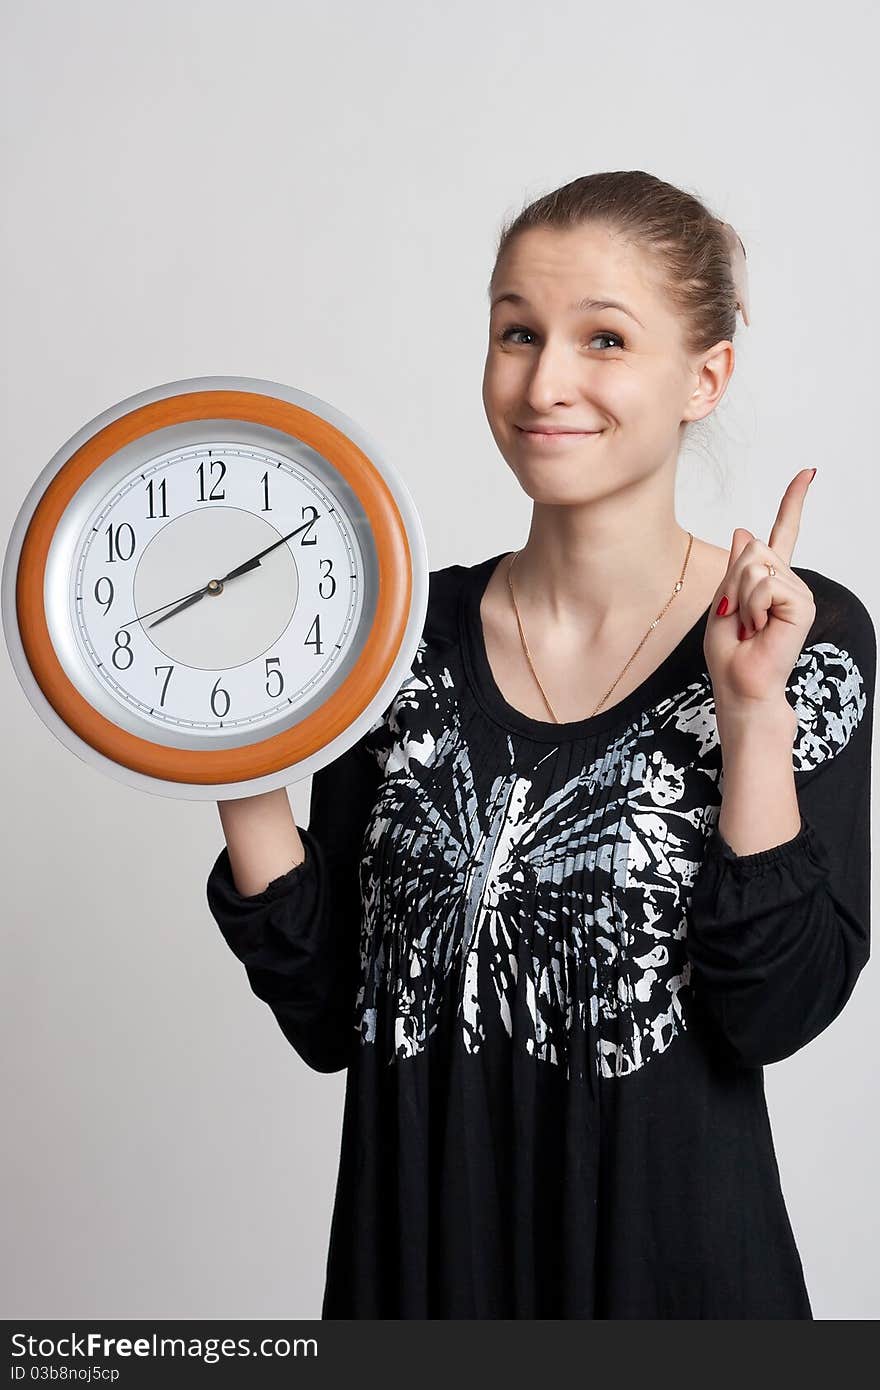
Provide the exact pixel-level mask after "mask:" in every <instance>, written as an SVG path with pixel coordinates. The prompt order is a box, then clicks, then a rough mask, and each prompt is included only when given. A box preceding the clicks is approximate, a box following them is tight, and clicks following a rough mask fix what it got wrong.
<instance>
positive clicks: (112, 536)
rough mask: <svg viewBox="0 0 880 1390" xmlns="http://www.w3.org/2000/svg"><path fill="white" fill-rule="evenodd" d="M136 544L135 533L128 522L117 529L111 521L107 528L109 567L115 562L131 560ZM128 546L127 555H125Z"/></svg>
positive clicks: (124, 522)
mask: <svg viewBox="0 0 880 1390" xmlns="http://www.w3.org/2000/svg"><path fill="white" fill-rule="evenodd" d="M136 544H137V542H136V540H135V535H134V531H133V530H132V528H131V526H130V525H129V523H128V522H127V521H123V522H122V524H121V526H117V527H116V528H115V529H114V526H113V522H112V521H111V522H110V525H109V526H108V527H107V545H108V551H109V554H108V556H107V563H108V565H109V564H112V563H113V561H114V560H130V559H131V557H132V555H133V554H134V548H135V545H136ZM126 545H127V546H128V554H127V555H126V554H125V553H124V547H125V546H126Z"/></svg>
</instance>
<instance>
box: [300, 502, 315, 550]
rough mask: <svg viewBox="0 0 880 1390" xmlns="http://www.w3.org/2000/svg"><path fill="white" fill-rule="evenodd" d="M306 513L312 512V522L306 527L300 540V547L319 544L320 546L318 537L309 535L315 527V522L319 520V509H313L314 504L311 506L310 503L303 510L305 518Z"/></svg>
mask: <svg viewBox="0 0 880 1390" xmlns="http://www.w3.org/2000/svg"><path fill="white" fill-rule="evenodd" d="M306 512H311V514H312V517H311V520H310V522H309V524H308V526H307V527H306V529H305V530H304V531H303V533H302V535H301V536H300V538H299V543H300V545H317V544H318V537H317V536H310V535H309V532H310V531H311V529H312V527H313V526H314V524H315V522H316V521H317V520H318V508H317V507H313V506H312V504H311V502H309V503H308V505H307V506H305V507H303V508H302V514H303V516H305V514H306Z"/></svg>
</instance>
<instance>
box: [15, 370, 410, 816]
mask: <svg viewBox="0 0 880 1390" xmlns="http://www.w3.org/2000/svg"><path fill="white" fill-rule="evenodd" d="M427 601H428V563H427V555H426V547H425V539H424V535H423V532H422V527H421V524H420V521H419V517H418V513H417V512H416V508H415V505H414V503H413V500H412V498H411V496H410V494H409V492H408V490H407V488H406V487H405V485H404V484H403V482H402V480H401V478H400V476H399V475H398V474H397V472H396V471H395V470H394V468H393V467H392V466H391V464H390V463H389V462H388V461H387V459H384V458H383V457H382V454H381V451H380V450H379V448H378V447H377V445H376V444H375V443H374V442H373V441H372V440H371V439H370V438H368V437H367V435H366V434H365V433H364V431H363V430H362V429H360V428H359V427H358V426H357V425H356V424H355V423H354V422H353V421H352V420H350V419H349V418H348V417H347V416H345V415H343V414H342V413H341V412H340V411H338V410H336V409H334V408H333V407H332V406H330V405H328V404H327V403H326V402H325V401H322V400H320V399H318V398H317V397H316V396H311V395H308V394H307V393H305V392H304V391H299V390H296V389H294V388H293V387H290V386H284V385H281V384H279V383H277V382H273V381H261V380H256V379H252V378H249V377H197V378H192V379H189V380H185V381H173V382H168V383H166V384H165V385H162V386H156V387H153V388H152V389H150V390H147V391H143V392H141V393H140V394H138V395H135V396H131V397H129V398H127V399H126V400H123V401H121V402H119V403H118V404H117V405H114V406H112V407H111V408H110V409H109V410H106V411H104V413H103V414H101V415H99V416H97V417H96V418H95V419H94V420H92V421H90V422H89V423H88V424H87V425H85V426H84V427H83V428H82V429H81V430H79V431H78V433H76V434H75V435H74V436H73V437H72V438H71V439H69V440H68V441H67V443H66V444H64V445H63V446H62V448H61V449H59V451H58V452H57V453H56V454H55V456H54V458H52V460H51V461H50V462H49V463H48V465H47V466H46V467H45V469H44V470H43V472H42V473H41V474H40V475H39V477H38V478H37V480H36V482H35V483H34V485H33V487H32V488H31V490H30V492H29V493H28V495H27V497H26V499H25V501H24V503H23V505H22V507H21V509H20V511H19V514H18V517H17V518H16V521H15V524H14V527H13V530H12V533H11V535H10V539H9V543H8V545H7V549H6V554H5V559H4V567H3V587H2V612H3V627H4V632H5V636H6V643H7V647H8V649H9V653H10V656H11V659H12V663H13V665H14V667H15V671H16V674H17V676H18V679H19V682H20V684H21V686H22V688H23V689H24V692H25V694H26V695H27V697H28V699H29V700H30V702H31V704H32V705H33V707H34V709H35V710H36V712H37V714H38V715H39V716H40V718H41V719H42V720H43V722H44V723H45V724H46V725H47V726H48V728H49V729H50V730H51V731H52V732H53V733H54V734H55V735H56V736H57V738H58V739H59V740H60V741H61V742H62V743H63V744H64V745H66V747H67V748H69V749H70V750H72V751H73V752H74V753H75V754H77V756H79V757H80V758H82V759H83V760H84V761H85V762H87V763H89V764H91V765H92V766H94V767H95V768H97V769H98V770H100V771H101V772H103V773H105V774H107V775H108V776H111V777H114V778H116V779H117V780H119V781H122V782H125V783H127V784H128V785H129V786H131V787H134V788H138V789H141V790H144V791H149V792H154V793H156V794H158V795H163V796H173V797H179V798H183V799H189V800H209V799H210V800H214V799H218V800H223V799H234V798H236V797H240V796H251V795H254V794H255V793H257V792H263V791H271V790H274V789H275V788H276V787H281V786H285V785H287V784H289V783H291V782H294V781H298V780H300V779H301V778H304V777H307V776H309V775H311V774H312V773H313V772H315V771H317V770H318V769H319V768H321V767H323V766H324V765H325V764H327V763H329V762H331V761H333V760H334V759H335V758H336V757H338V756H339V755H340V754H341V753H343V752H345V751H346V749H348V748H349V747H350V746H351V745H352V744H353V743H355V742H356V741H357V739H358V738H360V736H361V735H362V734H363V733H364V732H365V731H366V730H367V728H368V727H369V726H370V724H371V723H372V722H374V720H375V719H376V718H377V717H378V715H379V714H380V713H381V712H382V710H383V709H384V708H385V706H386V705H387V704H388V703H389V702H390V701H391V700H392V699H393V696H394V694H395V693H396V690H397V689H398V688H399V686H400V684H401V683H402V681H403V679H404V677H405V675H406V673H407V671H408V670H409V668H410V666H411V663H412V660H413V658H414V656H415V653H416V650H417V647H418V643H419V639H420V636H421V632H422V627H423V623H424V618H425V612H426V609H427Z"/></svg>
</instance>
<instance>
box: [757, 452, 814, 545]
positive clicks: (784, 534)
mask: <svg viewBox="0 0 880 1390" xmlns="http://www.w3.org/2000/svg"><path fill="white" fill-rule="evenodd" d="M812 477H813V470H812V468H802V469H801V471H800V472H799V473H796V474H795V476H794V477H793V478H792V480H791V482H790V483H789V485H788V487H787V488H786V489H785V492H784V493H783V494H782V501H781V502H780V504H779V511H778V512H777V513H776V520H775V522H774V523H773V530H772V531H771V532H770V538H769V540H768V542H767V544H768V545H769V546H770V549H771V550H775V551H776V553H777V555H779V556H780V557H781V559H783V560H784V561H785V563H786V564H787V565H788V564H790V563H791V557H792V555H793V553H794V547H795V542H796V541H797V538H798V532H799V530H800V525H801V515H802V513H803V510H804V498H805V497H806V495H807V488H808V487H809V486H810V482H811V481H812Z"/></svg>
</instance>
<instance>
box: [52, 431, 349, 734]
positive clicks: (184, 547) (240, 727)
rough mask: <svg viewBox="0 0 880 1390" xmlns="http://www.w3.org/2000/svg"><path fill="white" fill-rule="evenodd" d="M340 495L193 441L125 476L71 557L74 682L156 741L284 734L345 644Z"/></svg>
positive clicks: (227, 443)
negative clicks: (93, 684)
mask: <svg viewBox="0 0 880 1390" xmlns="http://www.w3.org/2000/svg"><path fill="white" fill-rule="evenodd" d="M340 491H341V489H340V488H339V487H338V486H336V487H334V486H333V485H332V481H325V480H323V479H322V478H321V477H320V476H318V475H317V474H316V472H315V471H314V464H312V466H311V467H309V466H308V462H307V460H303V459H298V458H297V457H296V449H295V448H292V447H291V446H290V445H288V446H287V448H286V449H285V451H284V452H283V453H282V452H280V451H279V450H278V449H277V448H272V447H270V446H269V445H268V444H266V443H264V444H258V443H250V444H244V443H241V442H237V441H234V440H230V439H227V438H223V437H215V438H211V437H203V438H202V440H201V441H200V442H197V443H193V444H185V445H182V446H179V447H177V448H173V449H168V450H164V451H162V452H161V453H159V454H157V455H156V456H155V457H153V458H151V459H150V460H149V461H148V462H146V463H145V464H143V465H140V464H138V465H137V466H136V467H135V468H134V469H132V470H131V471H130V472H128V473H127V474H126V475H125V476H124V477H122V478H121V479H119V480H118V481H115V482H114V483H113V485H112V486H111V487H109V488H108V490H107V492H106V494H105V495H104V496H103V497H102V498H101V500H100V504H99V506H98V507H97V508H96V509H95V510H94V512H93V514H91V515H90V516H89V517H88V518H87V520H86V523H85V525H84V527H83V529H82V530H81V532H80V534H79V537H78V540H77V544H76V547H75V552H74V555H73V557H72V564H71V566H70V570H69V574H70V608H69V613H70V621H71V623H72V625H73V629H74V634H75V638H76V642H77V644H78V648H79V651H80V653H81V657H82V666H80V668H79V672H80V675H81V673H82V670H83V668H84V667H87V668H88V670H89V671H90V672H91V673H92V674H93V676H94V678H95V679H97V680H98V681H100V683H101V685H102V687H103V690H104V691H105V692H106V695H107V698H108V699H109V700H112V701H114V702H116V703H117V704H118V705H119V706H120V707H121V710H122V711H124V712H127V713H128V714H129V715H131V716H133V718H134V719H136V720H145V721H148V722H150V723H151V724H154V725H156V726H161V727H162V728H164V729H165V730H167V731H172V730H173V731H177V732H186V733H187V734H190V735H192V736H195V737H201V738H203V739H205V740H212V739H214V738H216V736H217V735H218V734H220V733H221V732H223V731H226V732H232V731H246V732H254V731H268V730H275V729H278V728H281V727H285V726H286V725H287V723H288V722H289V718H290V715H291V713H292V712H293V711H296V710H299V709H301V708H303V707H304V706H305V705H307V704H308V703H309V702H310V701H314V699H315V697H316V696H318V695H319V694H320V692H321V691H322V690H324V689H326V688H327V687H328V685H329V684H330V683H332V682H333V680H334V678H335V677H336V676H337V675H338V673H339V671H340V670H341V669H343V667H344V665H345V659H346V655H347V653H349V650H350V647H351V642H352V638H353V637H354V636H355V635H356V634H357V631H358V624H359V621H360V617H361V612H362V609H363V602H364V556H363V553H362V549H361V545H360V544H359V541H358V538H357V534H356V531H355V527H354V525H353V523H352V520H351V518H350V516H349V515H348V513H347V510H346V502H345V500H344V499H343V498H342V497H341V496H340ZM285 537H287V538H288V540H287V541H286V542H285V541H284V539H283V538H285ZM279 542H281V543H280V544H279ZM257 556H261V558H260V559H259V561H258V562H257V563H256V564H254V565H253V567H252V568H246V566H247V563H248V562H251V561H253V560H254V557H257ZM241 567H244V572H243V573H239V574H234V573H233V572H234V571H235V570H237V569H239V568H241ZM230 575H231V576H232V577H227V576H230ZM199 593H201V597H198V598H195V601H194V602H190V603H188V604H186V606H184V607H181V608H180V609H179V610H178V605H182V604H184V601H185V600H187V599H189V598H192V597H194V596H195V595H197V594H199ZM117 717H119V716H118V714H117Z"/></svg>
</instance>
